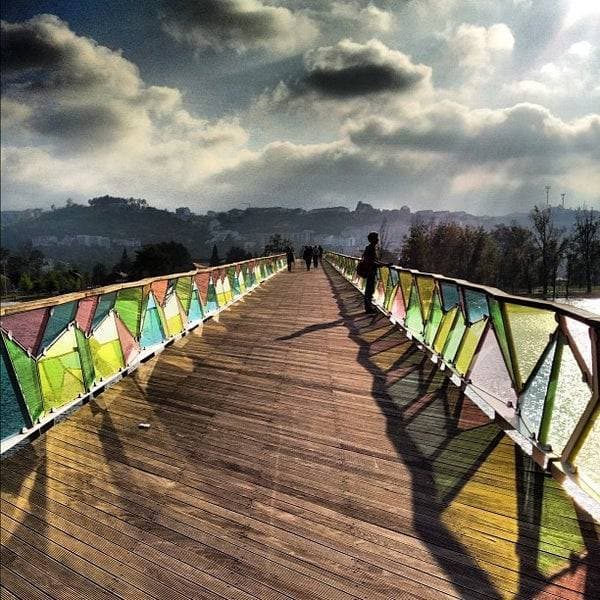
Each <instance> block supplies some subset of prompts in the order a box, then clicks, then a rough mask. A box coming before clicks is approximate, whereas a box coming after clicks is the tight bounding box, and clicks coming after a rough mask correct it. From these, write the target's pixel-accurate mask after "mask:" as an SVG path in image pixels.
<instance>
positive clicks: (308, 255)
mask: <svg viewBox="0 0 600 600" xmlns="http://www.w3.org/2000/svg"><path fill="white" fill-rule="evenodd" d="M302 258H303V259H304V262H305V263H306V270H307V271H310V263H311V262H312V259H313V251H312V248H311V247H310V246H304V253H303V254H302Z"/></svg>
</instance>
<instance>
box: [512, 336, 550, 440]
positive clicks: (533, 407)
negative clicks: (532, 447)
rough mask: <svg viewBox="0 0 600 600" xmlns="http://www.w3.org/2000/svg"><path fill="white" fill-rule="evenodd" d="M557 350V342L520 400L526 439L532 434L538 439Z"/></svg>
mask: <svg viewBox="0 0 600 600" xmlns="http://www.w3.org/2000/svg"><path fill="white" fill-rule="evenodd" d="M555 350H556V342H553V343H552V344H550V346H549V347H548V349H547V350H546V353H545V355H544V360H543V361H542V364H541V365H540V367H539V369H538V371H537V373H536V374H535V376H534V377H533V378H532V379H531V381H530V382H529V385H528V386H527V389H526V390H525V391H524V392H523V393H522V394H521V397H520V399H519V414H520V418H519V430H520V431H521V433H522V434H523V435H524V436H526V437H529V436H530V434H532V433H533V434H535V436H536V438H537V437H538V434H539V430H540V422H541V420H542V412H543V410H544V402H545V401H546V395H547V393H548V384H549V382H550V375H551V374H552V364H553V363H554V352H555Z"/></svg>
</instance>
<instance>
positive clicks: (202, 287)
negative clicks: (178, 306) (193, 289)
mask: <svg viewBox="0 0 600 600" xmlns="http://www.w3.org/2000/svg"><path fill="white" fill-rule="evenodd" d="M195 279H196V286H197V288H198V292H199V293H200V302H202V303H203V304H204V305H206V302H207V301H208V300H207V298H208V285H209V283H210V273H207V272H202V273H196V276H195Z"/></svg>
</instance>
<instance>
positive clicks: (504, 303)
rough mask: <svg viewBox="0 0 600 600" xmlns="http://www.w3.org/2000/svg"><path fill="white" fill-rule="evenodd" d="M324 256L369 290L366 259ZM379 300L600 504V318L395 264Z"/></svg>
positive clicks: (523, 439) (460, 381) (526, 442)
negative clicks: (362, 265)
mask: <svg viewBox="0 0 600 600" xmlns="http://www.w3.org/2000/svg"><path fill="white" fill-rule="evenodd" d="M325 256H326V258H327V260H328V261H329V262H330V264H332V265H333V266H334V267H335V268H336V269H337V270H338V271H339V272H340V273H341V274H342V275H344V277H346V279H348V280H349V281H351V282H352V283H353V284H354V285H355V286H356V287H357V288H358V289H359V290H361V291H363V292H364V286H365V280H364V279H362V278H361V277H359V276H358V275H357V273H356V266H357V264H358V261H359V259H358V258H356V257H352V256H345V255H342V254H337V253H333V252H327V253H326V255H325ZM374 303H375V304H376V305H378V306H379V307H380V308H381V309H382V310H383V311H384V312H385V313H386V314H387V315H388V316H389V318H390V319H391V320H392V321H393V322H395V323H397V324H398V325H400V326H401V327H402V328H403V329H404V330H405V331H406V332H407V334H408V335H409V337H412V338H413V339H414V340H416V341H417V343H418V344H419V345H420V346H421V347H422V348H423V349H426V350H427V351H428V353H429V355H430V357H431V358H432V360H434V361H435V362H437V363H438V364H439V365H440V367H441V368H443V369H448V370H449V372H450V377H451V379H452V380H453V381H454V383H455V384H457V385H459V386H460V387H461V388H462V389H464V390H465V392H466V394H467V395H468V396H469V397H470V398H471V399H473V401H474V402H475V403H476V404H478V406H480V408H482V410H484V411H485V412H486V413H487V414H488V415H489V416H490V417H492V418H495V419H496V420H497V421H498V422H499V423H500V424H501V425H503V428H504V429H505V430H506V432H507V434H509V435H511V437H513V439H515V440H516V441H517V442H518V443H519V444H520V445H521V446H522V447H523V448H524V449H525V450H526V451H527V452H529V453H530V454H532V455H533V456H534V458H535V459H536V460H537V461H538V462H539V463H540V464H542V465H543V466H544V467H546V466H548V465H549V464H550V466H551V467H555V468H557V469H558V470H559V471H560V473H562V475H565V476H568V477H569V479H571V480H575V483H576V484H577V485H578V486H579V487H580V488H582V489H584V490H585V491H586V492H587V493H588V494H589V495H591V496H592V497H594V498H595V499H596V500H600V401H599V380H598V371H599V366H598V365H599V360H600V350H599V346H600V341H599V340H600V317H598V316H595V315H593V314H591V313H588V312H586V311H582V310H578V309H575V308H571V307H569V306H565V305H560V304H557V303H553V302H546V301H542V300H534V299H529V298H524V297H520V296H512V295H509V294H506V293H504V292H502V291H501V290H498V289H496V288H490V287H487V286H482V285H477V284H473V283H470V282H468V281H463V280H458V279H452V278H448V277H444V276H441V275H436V274H431V273H421V272H419V271H415V270H411V269H404V268H401V267H397V266H392V265H388V266H380V267H379V268H378V277H377V284H376V288H375V294H374Z"/></svg>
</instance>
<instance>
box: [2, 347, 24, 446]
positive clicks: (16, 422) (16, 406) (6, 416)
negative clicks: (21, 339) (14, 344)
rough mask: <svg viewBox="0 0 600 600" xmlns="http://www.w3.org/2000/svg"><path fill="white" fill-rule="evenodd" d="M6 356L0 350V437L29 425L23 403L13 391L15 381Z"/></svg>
mask: <svg viewBox="0 0 600 600" xmlns="http://www.w3.org/2000/svg"><path fill="white" fill-rule="evenodd" d="M6 361H7V358H6V357H5V353H4V349H3V350H2V365H1V367H0V439H5V438H8V437H10V436H12V435H15V434H17V433H20V431H21V429H22V428H23V427H29V426H30V422H29V417H28V415H27V410H26V408H25V406H24V404H23V403H22V402H21V400H20V399H19V397H18V395H17V393H16V392H15V387H13V386H14V385H16V381H14V379H13V378H12V377H11V375H10V374H9V371H8V365H7V362H6Z"/></svg>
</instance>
